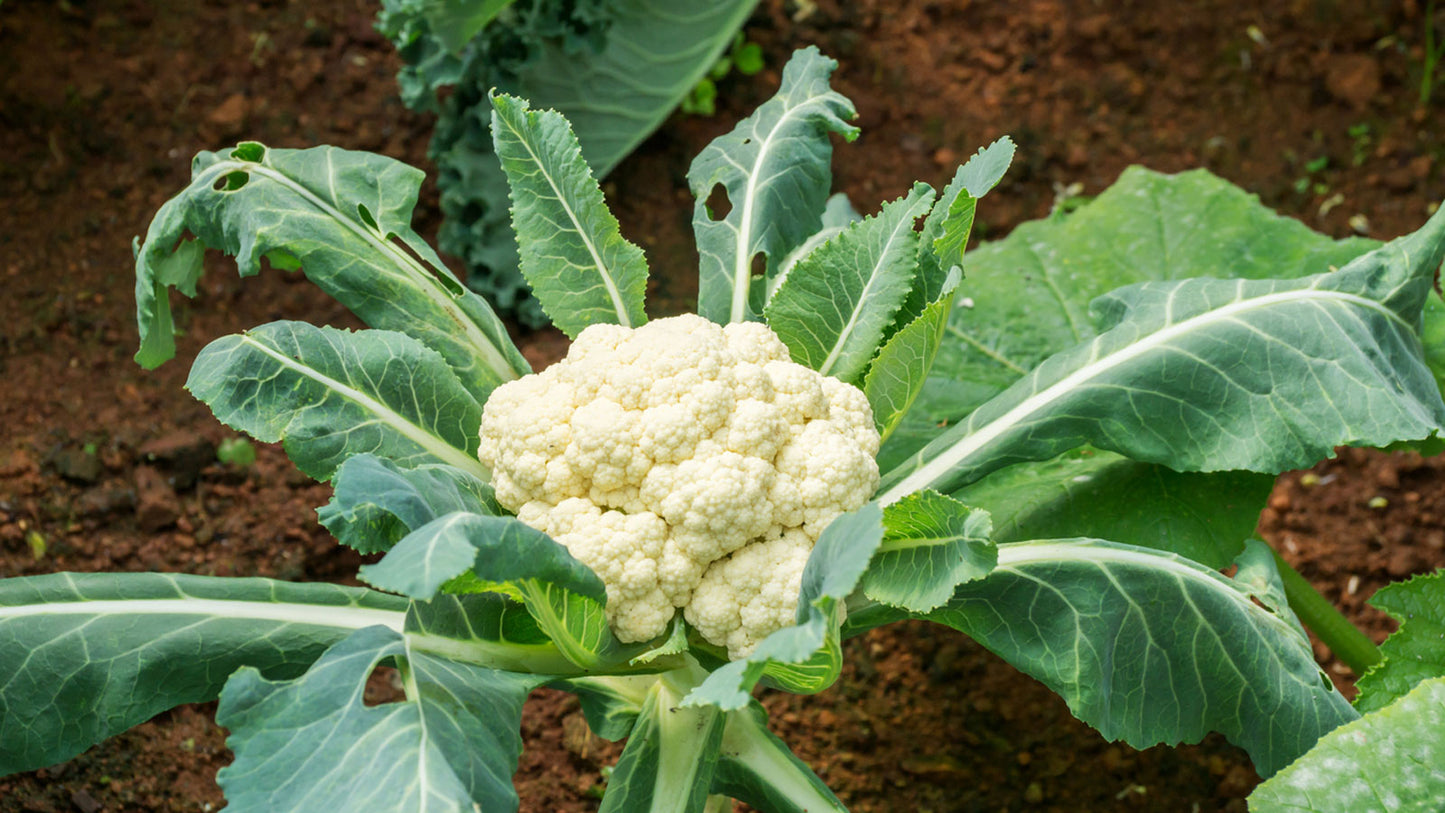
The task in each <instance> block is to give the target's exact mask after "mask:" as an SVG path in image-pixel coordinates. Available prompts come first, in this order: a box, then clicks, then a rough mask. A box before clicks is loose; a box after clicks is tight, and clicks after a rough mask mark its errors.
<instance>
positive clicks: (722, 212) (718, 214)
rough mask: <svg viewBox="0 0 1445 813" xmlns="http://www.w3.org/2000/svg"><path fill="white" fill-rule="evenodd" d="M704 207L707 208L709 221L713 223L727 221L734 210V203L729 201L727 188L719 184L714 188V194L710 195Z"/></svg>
mask: <svg viewBox="0 0 1445 813" xmlns="http://www.w3.org/2000/svg"><path fill="white" fill-rule="evenodd" d="M703 205H704V206H705V207H706V208H707V216H708V219H710V220H713V221H718V220H723V219H725V218H726V217H727V216H728V213H729V212H731V211H732V210H733V204H732V201H731V200H728V190H727V187H726V186H723V185H722V184H717V185H716V186H714V187H713V188H712V192H711V193H709V194H708V196H707V201H705V202H704V203H703Z"/></svg>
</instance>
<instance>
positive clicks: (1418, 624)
mask: <svg viewBox="0 0 1445 813" xmlns="http://www.w3.org/2000/svg"><path fill="white" fill-rule="evenodd" d="M1370 605H1371V606H1372V607H1374V608H1376V609H1378V610H1382V611H1384V612H1386V613H1388V614H1389V615H1390V617H1391V618H1394V619H1395V620H1396V621H1399V622H1400V628H1399V629H1398V630H1396V631H1395V632H1394V634H1392V635H1391V636H1390V637H1389V638H1387V639H1385V643H1383V644H1381V645H1380V654H1381V655H1383V656H1384V657H1385V659H1384V660H1383V661H1381V662H1379V663H1377V664H1375V666H1373V667H1372V668H1371V669H1370V671H1368V672H1366V673H1365V674H1364V675H1362V676H1361V677H1360V681H1359V683H1358V684H1356V685H1357V687H1358V688H1359V690H1360V695H1359V697H1357V698H1355V708H1356V709H1357V710H1359V711H1360V712H1361V713H1364V712H1370V711H1375V710H1376V709H1380V708H1383V707H1385V706H1386V705H1388V704H1390V703H1393V702H1394V701H1396V700H1398V699H1399V698H1400V697H1402V696H1404V694H1405V693H1406V692H1408V691H1410V690H1411V689H1412V688H1414V687H1415V685H1416V684H1418V683H1419V682H1420V681H1422V680H1424V679H1426V678H1434V677H1445V571H1436V572H1435V573H1433V574H1430V575H1428V576H1416V577H1415V578H1413V579H1410V580H1409V581H1406V582H1396V583H1394V584H1387V585H1385V586H1384V587H1382V588H1380V590H1379V591H1378V592H1377V593H1375V595H1373V596H1371V597H1370Z"/></svg>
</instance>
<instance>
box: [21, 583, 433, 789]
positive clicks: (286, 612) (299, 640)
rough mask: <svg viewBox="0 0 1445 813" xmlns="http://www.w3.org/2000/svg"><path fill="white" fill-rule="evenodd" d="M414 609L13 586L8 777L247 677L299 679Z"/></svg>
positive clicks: (287, 587) (271, 591) (199, 592)
mask: <svg viewBox="0 0 1445 813" xmlns="http://www.w3.org/2000/svg"><path fill="white" fill-rule="evenodd" d="M406 605H407V602H406V600H405V599H402V598H398V597H396V596H389V595H386V594H384V593H377V592H374V591H371V590H362V589H358V588H354V587H339V586H336V585H330V584H290V583H287V582H276V581H270V580H266V579H221V578H214V577H204V576H186V575H166V574H160V573H127V574H110V573H94V574H91V573H85V574H82V573H59V574H54V575H48V576H32V577H26V578H13V579H4V580H0V674H3V675H4V676H5V678H4V679H3V680H0V775H7V774H12V773H17V772H19V771H30V770H35V769H37V768H44V767H46V766H49V765H53V764H55V763H57V762H61V761H64V760H67V759H69V758H71V757H73V756H75V755H76V754H79V753H80V752H82V751H84V750H85V749H86V748H89V747H90V746H92V745H94V744H95V743H98V742H100V741H102V740H105V739H107V738H109V737H111V736H114V735H116V734H119V733H121V732H122V731H125V730H126V729H127V728H130V727H131V726H133V725H136V724H138V723H142V722H144V721H146V720H148V719H150V718H151V717H153V716H155V715H156V714H159V713H160V712H162V711H165V710H167V709H170V708H173V707H175V706H179V705H181V704H182V703H197V702H202V701H206V700H211V699H213V698H215V696H216V694H217V693H218V692H219V691H220V690H221V685H222V684H223V683H224V682H225V678H226V676H227V675H229V674H230V673H231V672H233V671H235V670H236V669H237V668H238V667H241V666H252V667H255V668H258V669H261V670H263V671H264V672H265V673H266V674H268V675H273V676H289V675H295V674H299V673H300V672H301V671H302V670H304V669H305V668H306V667H307V666H308V665H310V664H311V663H312V661H314V660H316V658H317V657H319V656H320V655H321V653H322V652H324V651H325V650H326V648H327V647H329V646H331V645H332V644H334V643H336V642H337V641H340V640H341V639H343V638H345V637H346V636H347V635H350V634H351V633H352V632H354V631H356V630H358V629H361V628H363V627H369V626H373V625H378V624H379V625H382V626H385V627H390V628H392V629H397V630H400V629H401V628H402V624H403V620H404V617H405V611H406ZM138 687H141V688H143V689H144V690H143V691H140V690H137V689H138Z"/></svg>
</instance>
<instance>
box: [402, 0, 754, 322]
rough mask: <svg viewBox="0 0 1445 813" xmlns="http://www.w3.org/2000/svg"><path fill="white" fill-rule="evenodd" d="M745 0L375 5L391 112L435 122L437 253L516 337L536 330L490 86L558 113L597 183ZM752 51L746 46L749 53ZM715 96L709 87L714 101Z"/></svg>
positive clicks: (696, 73) (656, 117) (730, 33)
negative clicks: (453, 259)
mask: <svg viewBox="0 0 1445 813" xmlns="http://www.w3.org/2000/svg"><path fill="white" fill-rule="evenodd" d="M756 5H757V0H720V1H717V0H667V2H664V3H662V4H656V3H645V2H640V0H575V1H574V0H447V1H446V2H440V3H438V2H431V0H386V2H384V3H383V6H382V11H381V14H380V16H379V17H378V19H377V29H378V30H379V31H381V33H382V34H383V35H384V36H386V37H387V38H388V39H390V40H391V41H392V42H393V43H394V44H395V45H396V47H397V50H398V51H399V52H400V54H401V56H402V58H403V59H404V60H405V61H406V63H407V66H406V67H405V68H404V69H403V70H402V71H401V73H400V74H399V75H398V77H397V80H398V82H399V84H400V86H401V95H402V100H403V101H404V102H405V103H406V105H407V106H408V107H410V108H412V109H414V110H423V111H427V112H431V113H435V114H436V116H437V122H436V129H435V131H434V133H433V135H432V142H431V146H430V148H429V150H428V156H429V157H430V158H431V159H432V161H434V162H435V163H436V166H437V186H438V188H439V190H440V193H441V209H442V214H443V216H444V218H445V220H444V222H443V224H442V227H441V231H440V233H439V235H438V240H439V244H440V247H441V249H442V251H445V252H447V253H449V254H452V255H455V256H457V257H460V258H462V260H464V261H465V263H466V266H467V269H468V278H467V284H468V285H470V286H472V287H473V288H474V289H476V290H477V291H479V292H481V293H482V294H483V295H484V296H485V297H486V298H487V300H488V301H489V302H490V303H491V304H492V305H493V306H494V307H495V308H497V310H498V311H499V312H501V313H503V314H505V315H511V316H515V317H516V319H517V320H518V321H519V322H521V323H522V324H523V325H525V326H527V327H541V326H543V325H545V324H547V319H546V316H545V315H544V314H543V313H542V310H541V308H540V306H539V305H538V304H537V301H536V300H535V299H533V298H532V297H531V296H530V294H529V293H528V290H527V284H526V281H525V280H524V279H523V278H522V275H521V274H520V272H519V271H518V266H517V247H516V243H515V241H514V240H513V239H512V233H511V228H510V226H509V223H508V218H507V193H506V180H505V178H504V177H503V175H502V171H501V168H500V167H499V166H498V164H497V159H496V155H495V153H494V152H493V149H492V138H491V134H490V124H491V106H490V105H489V104H488V102H487V93H488V92H489V91H490V90H491V89H493V88H499V89H501V90H504V91H507V92H509V93H516V94H518V95H521V96H525V97H527V98H529V99H531V100H532V102H533V103H534V104H536V105H538V106H539V107H548V108H553V109H555V110H558V111H560V112H562V113H563V114H565V115H566V116H567V117H568V119H569V120H570V121H571V122H572V126H573V127H574V129H575V130H576V132H577V136H578V140H579V141H580V142H581V144H582V151H583V155H584V156H586V158H587V161H588V163H589V164H590V165H591V166H592V168H593V169H594V171H596V172H597V173H598V174H599V175H606V174H607V173H608V172H610V171H611V170H612V168H613V167H615V166H616V165H617V163H618V162H619V161H621V160H622V159H623V158H624V157H626V156H627V154H628V153H630V152H632V150H633V149H634V148H635V147H636V146H637V145H638V144H639V143H641V142H642V140H643V139H644V138H646V137H647V136H648V135H649V134H651V133H652V131H653V130H654V129H656V128H657V126H658V125H660V124H661V123H662V122H663V120H664V119H665V118H666V117H667V116H668V115H669V114H670V113H671V112H672V111H673V110H674V109H675V108H677V107H678V105H679V104H681V103H682V102H683V101H684V99H686V98H689V95H690V94H693V93H696V92H698V88H700V87H702V86H703V83H706V82H710V81H711V80H709V79H708V77H709V75H710V73H711V72H712V71H713V70H715V69H716V67H717V66H718V65H719V64H720V63H721V62H722V60H724V59H729V57H730V55H732V53H733V52H734V51H738V52H739V55H740V56H742V59H741V60H738V59H735V58H734V59H731V61H732V62H735V63H736V64H738V65H739V67H740V68H741V67H742V66H743V65H744V63H747V66H748V67H751V65H752V63H753V62H754V60H753V52H752V50H749V49H748V48H747V46H746V44H745V43H744V44H743V45H738V44H737V43H736V42H735V40H734V36H735V34H736V32H737V31H738V29H739V28H740V27H741V26H742V24H743V21H744V20H746V19H747V17H748V15H749V14H750V13H751V12H752V10H753V7H754V6H756ZM753 47H754V49H755V48H756V46H753ZM715 92H716V89H715V87H714V95H715Z"/></svg>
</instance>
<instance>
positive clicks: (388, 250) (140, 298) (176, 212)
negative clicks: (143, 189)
mask: <svg viewBox="0 0 1445 813" xmlns="http://www.w3.org/2000/svg"><path fill="white" fill-rule="evenodd" d="M421 182H422V173H421V171H420V170H416V169H413V168H412V167H409V166H406V165H405V164H402V163H399V162H397V161H394V160H392V159H390V158H386V157H383V156H380V155H372V154H370V153H361V152H348V151H346V150H340V149H336V148H334V147H317V148H315V149H309V150H280V149H276V150H273V149H268V148H266V147H264V146H262V145H260V144H257V143H255V142H246V143H243V144H241V145H239V146H237V147H236V148H235V149H233V150H231V151H230V152H228V153H224V154H222V153H212V152H203V153H200V154H199V155H197V156H196V159H195V162H194V163H193V164H192V168H191V184H190V186H188V187H186V188H185V189H184V190H183V191H182V192H181V193H180V194H178V195H177V196H176V197H174V198H172V199H171V200H169V201H167V202H166V204H165V205H164V206H162V207H161V209H160V211H158V212H157V213H156V217H155V220H153V221H151V225H150V229H149V230H148V231H147V232H146V239H145V243H144V244H143V245H140V246H139V247H137V249H136V321H137V322H138V323H139V327H140V335H141V347H140V350H139V352H137V353H136V361H137V362H138V363H140V364H141V365H142V366H144V367H147V368H151V367H155V366H157V365H159V364H161V363H162V362H164V361H165V360H167V359H169V358H170V357H171V356H173V355H175V341H174V339H173V336H172V333H173V327H172V325H171V320H170V306H169V304H168V303H167V301H166V288H167V287H175V288H176V289H177V290H179V291H181V292H182V293H183V294H185V295H186V296H194V295H195V282H196V280H197V279H198V278H199V277H200V275H201V257H202V253H203V252H201V251H200V250H198V248H199V247H200V246H201V244H204V245H205V246H208V247H211V248H217V249H221V250H222V251H225V252H226V253H227V254H231V255H234V256H235V257H236V264H237V266H238V268H239V270H240V272H241V276H243V277H246V276H252V275H254V274H256V273H258V272H259V271H260V267H261V266H260V262H261V257H262V256H263V255H264V256H267V257H270V258H272V261H273V263H277V262H279V263H280V264H282V265H283V266H285V267H290V268H294V267H296V266H297V265H300V266H304V267H305V269H306V277H307V279H309V280H310V281H312V282H314V283H315V284H316V285H317V286H318V287H320V288H321V289H322V290H324V291H326V292H327V293H328V294H330V295H331V296H333V297H335V298H336V299H337V301H339V302H341V304H343V305H345V306H346V307H347V308H349V309H350V310H351V312H352V313H355V314H356V315H357V316H358V317H360V318H361V319H362V321H364V322H366V323H367V324H368V325H371V326H372V327H375V328H382V329H387V330H396V331H400V332H402V333H405V334H407V335H409V336H411V337H412V338H414V339H418V340H420V341H421V342H423V343H424V344H426V345H427V346H428V347H431V348H432V349H434V350H436V351H437V352H439V353H441V354H442V357H443V358H445V359H446V361H447V363H448V364H449V365H451V367H452V369H453V370H455V371H456V375H457V377H458V378H460V379H461V381H462V384H463V386H465V387H466V388H467V391H468V392H470V393H471V394H472V396H473V397H474V398H475V399H477V400H478V401H482V400H485V398H486V395H487V393H488V392H490V391H491V390H492V388H494V387H495V386H497V385H498V384H500V383H502V382H504V381H508V380H511V379H513V378H516V377H517V376H519V375H524V374H526V373H529V372H531V367H530V366H529V365H528V364H527V361H526V359H524V358H522V354H521V353H520V352H518V351H517V348H516V347H515V346H514V345H513V344H512V342H511V340H510V339H509V338H508V337H507V330H506V328H505V327H504V326H503V325H502V323H501V321H500V320H498V319H497V317H496V314H494V313H493V312H492V310H491V308H489V307H488V306H487V304H486V303H485V302H483V301H482V300H481V298H480V297H478V296H477V295H476V294H473V293H470V292H468V291H467V290H466V289H465V288H464V287H462V285H461V284H460V283H459V282H457V281H456V279H455V278H453V277H452V275H451V272H449V271H447V269H446V266H445V265H443V264H442V262H441V260H440V259H439V258H438V257H437V256H436V252H434V251H432V249H431V247H430V246H428V245H427V244H426V242H425V241H424V240H422V239H421V238H420V237H419V236H418V235H417V234H416V232H414V231H412V229H411V225H410V224H411V214H412V209H413V208H414V207H415V206H416V199H417V191H418V189H419V188H420V187H421ZM187 233H190V234H194V235H196V236H197V237H198V238H199V241H197V242H195V243H191V242H184V241H181V238H182V237H184V236H185V235H186V234H187ZM393 239H396V240H400V241H401V243H403V244H404V245H405V247H406V249H410V251H411V252H414V253H415V254H416V256H417V257H420V258H421V259H420V261H418V260H417V259H416V258H414V257H413V256H412V255H411V254H410V253H408V251H406V250H404V249H403V248H401V247H399V246H397V245H396V243H395V242H393ZM178 242H180V246H181V247H180V249H176V245H177V243H178Z"/></svg>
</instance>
